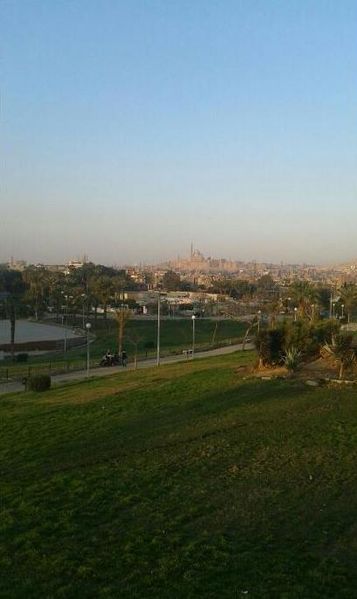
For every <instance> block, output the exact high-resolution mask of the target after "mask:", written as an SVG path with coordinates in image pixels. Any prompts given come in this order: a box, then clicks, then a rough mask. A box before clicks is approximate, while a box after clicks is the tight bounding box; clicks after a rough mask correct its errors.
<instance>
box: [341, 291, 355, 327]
mask: <svg viewBox="0 0 357 599" xmlns="http://www.w3.org/2000/svg"><path fill="white" fill-rule="evenodd" d="M339 294H340V299H341V303H342V304H343V305H344V306H345V310H346V314H347V322H348V323H350V322H351V315H352V312H353V309H354V308H355V307H356V305H357V288H356V285H354V284H353V283H348V284H347V283H345V284H344V285H343V286H342V287H341V288H340V289H339Z"/></svg>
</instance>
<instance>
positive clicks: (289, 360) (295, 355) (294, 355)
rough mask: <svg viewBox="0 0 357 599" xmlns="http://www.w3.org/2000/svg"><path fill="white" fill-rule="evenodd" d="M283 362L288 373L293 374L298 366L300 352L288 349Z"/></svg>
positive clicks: (294, 348)
mask: <svg viewBox="0 0 357 599" xmlns="http://www.w3.org/2000/svg"><path fill="white" fill-rule="evenodd" d="M283 361H284V365H285V366H286V368H287V369H288V370H289V371H290V372H295V371H296V370H297V369H298V368H299V366H300V362H301V352H300V351H299V350H298V349H297V348H296V347H290V349H287V350H286V352H285V354H284V356H283Z"/></svg>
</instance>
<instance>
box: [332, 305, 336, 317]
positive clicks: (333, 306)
mask: <svg viewBox="0 0 357 599" xmlns="http://www.w3.org/2000/svg"><path fill="white" fill-rule="evenodd" d="M335 308H336V304H335V302H332V318H335V316H336V315H335Z"/></svg>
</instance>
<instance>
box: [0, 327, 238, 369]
mask: <svg viewBox="0 0 357 599" xmlns="http://www.w3.org/2000/svg"><path fill="white" fill-rule="evenodd" d="M77 324H78V325H80V321H78V323H77ZM246 329H247V324H246V323H244V322H238V321H235V320H221V321H217V320H216V321H214V320H208V319H207V320H206V319H201V320H200V319H197V320H196V348H197V349H198V350H199V349H209V348H211V347H216V346H219V345H227V344H229V343H237V342H239V341H240V340H241V339H242V338H243V337H244V334H245V332H246ZM92 331H93V333H94V335H95V340H94V341H93V343H91V348H90V354H91V366H92V367H94V366H97V365H98V363H99V361H100V359H101V357H102V356H103V355H104V354H105V352H106V351H107V349H108V348H109V349H111V350H112V351H114V350H115V349H116V348H117V347H118V327H117V324H116V322H115V321H114V320H113V319H109V318H108V320H107V321H104V320H103V319H100V318H98V320H97V322H96V323H95V322H94V320H93V323H92ZM156 335H157V322H156V321H155V320H144V319H143V320H135V319H133V320H129V321H128V323H127V325H126V328H125V336H124V347H125V349H126V351H127V353H128V356H129V361H132V360H133V358H134V353H135V352H136V351H137V355H138V357H139V359H140V358H145V357H152V356H154V355H156ZM160 346H161V355H162V356H165V355H169V354H174V353H181V352H182V351H183V350H184V349H189V348H191V346H192V321H191V320H190V319H184V318H182V319H176V320H174V319H173V320H163V321H162V322H161V335H160ZM29 367H30V369H31V372H32V373H34V372H35V371H36V372H49V371H50V372H51V373H52V374H54V373H56V372H63V371H68V370H76V369H77V370H78V369H83V368H85V367H86V348H85V347H83V348H76V349H73V350H71V351H68V352H67V353H66V355H64V354H63V352H52V353H49V354H45V355H39V356H35V357H30V359H29V361H28V362H27V363H26V364H17V363H16V362H15V363H13V362H11V360H10V358H9V359H7V360H6V361H4V362H3V363H1V364H0V380H4V379H6V378H7V377H8V376H9V377H10V378H12V377H15V378H18V379H21V378H23V377H24V376H27V375H28V374H29Z"/></svg>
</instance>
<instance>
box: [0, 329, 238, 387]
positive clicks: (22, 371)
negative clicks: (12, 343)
mask: <svg viewBox="0 0 357 599" xmlns="http://www.w3.org/2000/svg"><path fill="white" fill-rule="evenodd" d="M242 340H243V339H242V337H236V338H228V339H221V340H220V342H219V343H215V344H214V345H211V344H207V343H205V344H196V346H195V350H196V352H204V351H208V350H212V349H218V348H220V347H227V346H230V345H235V344H238V343H241V342H242ZM190 350H191V347H190V346H189V345H187V346H186V347H182V346H181V347H176V348H171V349H166V350H165V348H162V351H161V352H160V357H161V358H165V357H169V356H175V355H177V356H178V355H180V356H182V355H183V351H187V352H188V354H189V353H190ZM155 357H156V350H151V351H150V352H145V353H139V354H138V355H137V362H143V361H146V360H150V359H151V360H152V359H153V358H155ZM134 360H135V356H134V354H133V355H130V356H129V363H131V362H134ZM99 361H100V359H99V358H98V357H93V358H92V359H91V360H90V368H91V369H93V368H98V366H99ZM86 368H87V361H86V359H85V358H74V359H72V360H70V359H69V360H52V361H51V360H48V361H44V362H41V363H40V364H36V363H32V364H6V365H4V366H0V382H1V383H4V382H11V381H20V382H21V381H22V380H23V379H24V378H27V377H29V376H31V374H50V375H57V374H65V373H67V372H76V371H81V370H82V371H83V370H85V369H86Z"/></svg>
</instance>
